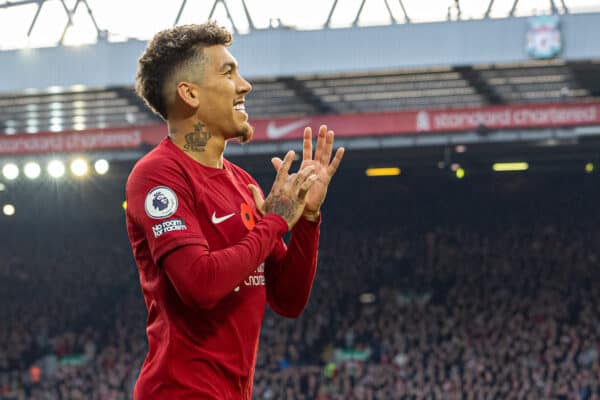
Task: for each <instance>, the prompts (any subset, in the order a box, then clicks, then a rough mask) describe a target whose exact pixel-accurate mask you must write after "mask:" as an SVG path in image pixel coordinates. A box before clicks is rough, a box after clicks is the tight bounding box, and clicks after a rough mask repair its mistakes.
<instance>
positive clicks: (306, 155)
mask: <svg viewBox="0 0 600 400" xmlns="http://www.w3.org/2000/svg"><path fill="white" fill-rule="evenodd" d="M307 160H312V129H310V127H309V126H307V127H306V128H304V143H303V146H302V161H307Z"/></svg>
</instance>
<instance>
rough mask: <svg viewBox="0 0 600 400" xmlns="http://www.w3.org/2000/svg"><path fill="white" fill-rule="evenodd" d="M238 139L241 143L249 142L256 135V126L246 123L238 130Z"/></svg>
mask: <svg viewBox="0 0 600 400" xmlns="http://www.w3.org/2000/svg"><path fill="white" fill-rule="evenodd" d="M236 136H237V137H238V139H239V140H240V142H241V143H248V142H249V141H251V140H252V137H253V136H254V128H253V127H252V125H250V124H249V123H247V122H246V123H244V125H243V126H242V127H241V128H240V129H239V130H238V132H237V135H236Z"/></svg>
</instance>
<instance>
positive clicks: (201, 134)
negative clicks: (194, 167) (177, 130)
mask: <svg viewBox="0 0 600 400" xmlns="http://www.w3.org/2000/svg"><path fill="white" fill-rule="evenodd" d="M210 137H211V135H210V132H209V131H207V130H206V127H205V126H204V124H202V123H197V124H196V125H194V132H190V133H187V134H186V135H185V145H184V146H183V150H185V151H187V152H203V151H204V149H205V148H206V143H208V140H209V139H210Z"/></svg>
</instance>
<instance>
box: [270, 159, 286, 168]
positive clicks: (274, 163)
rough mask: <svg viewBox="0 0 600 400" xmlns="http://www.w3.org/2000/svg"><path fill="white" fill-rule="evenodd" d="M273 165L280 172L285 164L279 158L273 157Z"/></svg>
mask: <svg viewBox="0 0 600 400" xmlns="http://www.w3.org/2000/svg"><path fill="white" fill-rule="evenodd" d="M271 164H273V167H274V168H275V171H279V167H281V164H283V160H282V159H281V158H279V157H273V158H271Z"/></svg>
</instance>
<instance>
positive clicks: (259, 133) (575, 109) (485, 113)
mask: <svg viewBox="0 0 600 400" xmlns="http://www.w3.org/2000/svg"><path fill="white" fill-rule="evenodd" d="M250 122H251V124H252V125H253V126H254V141H274V140H290V139H299V138H301V137H302V132H303V129H304V127H305V126H311V127H313V130H314V131H316V129H317V128H318V126H319V125H320V124H327V125H328V126H329V128H330V129H333V130H334V131H335V133H336V135H337V136H338V137H360V136H363V137H364V136H379V135H388V136H389V135H423V134H442V133H449V132H460V131H473V130H475V129H477V128H478V127H481V126H485V127H487V128H488V129H491V130H495V129H504V130H507V129H523V128H525V129H527V128H549V127H574V126H586V125H600V102H593V103H556V104H532V105H513V106H494V107H479V108H463V109H427V110H425V109H424V110H411V111H397V112H385V113H384V112H382V113H365V114H341V115H316V116H307V117H286V118H274V119H252V118H251V121H250ZM165 135H166V125H165V124H153V125H139V126H127V127H120V128H111V129H98V130H89V131H65V132H59V133H53V132H44V133H38V134H17V135H3V136H2V137H0V155H4V156H6V155H21V154H44V153H62V152H68V153H72V152H85V151H98V150H128V149H135V148H138V147H140V146H141V145H143V144H146V145H155V144H157V143H158V142H159V141H160V140H161V139H162V138H163V137H164V136H165Z"/></svg>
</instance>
